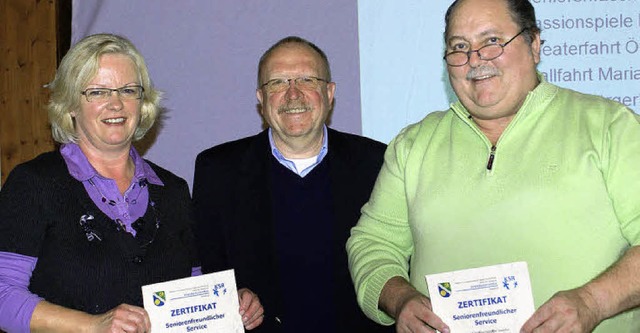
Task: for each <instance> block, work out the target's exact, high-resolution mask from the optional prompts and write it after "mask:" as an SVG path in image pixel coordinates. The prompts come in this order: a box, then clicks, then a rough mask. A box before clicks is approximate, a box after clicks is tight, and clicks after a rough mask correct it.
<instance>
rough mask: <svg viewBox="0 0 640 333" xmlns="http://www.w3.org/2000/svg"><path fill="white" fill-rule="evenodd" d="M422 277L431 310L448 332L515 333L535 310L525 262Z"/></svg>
mask: <svg viewBox="0 0 640 333" xmlns="http://www.w3.org/2000/svg"><path fill="white" fill-rule="evenodd" d="M425 278H426V280H427V287H428V288H429V295H430V296H431V305H432V307H433V312H434V313H435V314H437V315H438V316H439V317H440V318H441V319H442V320H443V321H444V322H445V323H446V324H447V325H449V328H451V333H510V332H513V333H518V332H520V328H521V327H522V325H523V324H524V323H525V322H526V321H527V319H529V317H531V315H532V314H533V312H534V305H533V296H532V294H531V281H530V279H529V270H528V269H527V263H526V262H515V263H509V264H502V265H495V266H486V267H481V268H472V269H465V270H460V271H454V272H447V273H440V274H432V275H427V276H425Z"/></svg>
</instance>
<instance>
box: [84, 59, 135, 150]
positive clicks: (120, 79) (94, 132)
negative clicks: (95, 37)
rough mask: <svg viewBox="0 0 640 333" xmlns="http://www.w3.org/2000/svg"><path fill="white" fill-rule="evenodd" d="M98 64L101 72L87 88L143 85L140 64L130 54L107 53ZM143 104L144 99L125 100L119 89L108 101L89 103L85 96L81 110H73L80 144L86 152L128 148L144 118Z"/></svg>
mask: <svg viewBox="0 0 640 333" xmlns="http://www.w3.org/2000/svg"><path fill="white" fill-rule="evenodd" d="M98 63H99V68H98V72H97V73H96V75H95V76H94V77H93V79H91V80H90V81H89V83H88V84H87V86H86V87H85V89H87V88H111V89H114V88H121V87H124V86H128V85H139V84H140V79H139V76H138V71H137V69H136V66H135V64H134V62H133V61H132V60H131V58H129V57H128V56H126V55H123V54H105V55H102V56H101V57H100V59H99V62H98ZM141 106H142V100H139V99H132V100H131V99H129V100H127V99H122V98H120V97H119V96H118V93H117V92H112V94H111V97H110V98H109V99H108V100H107V101H93V102H88V101H87V99H86V98H85V97H84V96H82V98H81V102H80V110H79V111H78V112H72V116H73V117H74V118H75V129H76V134H77V136H78V145H80V147H82V148H83V150H85V151H87V150H90V151H97V152H105V151H115V150H123V149H126V150H127V151H128V149H129V147H130V146H131V141H132V139H133V135H134V132H135V130H136V128H137V127H138V122H139V121H140V108H141Z"/></svg>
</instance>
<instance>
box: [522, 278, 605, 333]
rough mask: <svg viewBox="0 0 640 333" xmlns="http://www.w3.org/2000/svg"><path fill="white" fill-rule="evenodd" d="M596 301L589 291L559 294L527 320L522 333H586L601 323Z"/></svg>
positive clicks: (579, 290) (574, 290)
mask: <svg viewBox="0 0 640 333" xmlns="http://www.w3.org/2000/svg"><path fill="white" fill-rule="evenodd" d="M597 309H598V307H597V303H596V301H595V299H594V298H593V297H592V295H591V294H590V293H589V292H588V291H587V290H586V288H577V289H573V290H568V291H561V292H558V293H556V294H555V295H554V296H553V297H551V299H550V300H548V301H547V302H546V303H544V304H543V305H542V306H541V307H540V308H539V309H538V310H537V311H536V312H535V313H534V314H533V316H531V318H529V320H527V322H526V323H524V325H523V326H522V329H521V330H520V332H521V333H534V332H535V333H551V332H558V333H565V332H566V333H583V332H584V333H587V332H591V331H593V329H594V328H595V327H596V325H598V323H599V322H600V321H601V319H600V316H599V315H598V310H597Z"/></svg>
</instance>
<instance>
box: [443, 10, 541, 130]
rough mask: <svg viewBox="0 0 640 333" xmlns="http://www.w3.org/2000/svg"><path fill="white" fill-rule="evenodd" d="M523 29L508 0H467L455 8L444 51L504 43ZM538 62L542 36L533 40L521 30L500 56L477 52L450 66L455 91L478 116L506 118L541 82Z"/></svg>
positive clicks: (508, 118)
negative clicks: (488, 56) (490, 57)
mask: <svg viewBox="0 0 640 333" xmlns="http://www.w3.org/2000/svg"><path fill="white" fill-rule="evenodd" d="M520 30H521V27H519V26H518V25H517V24H516V23H515V22H514V20H513V18H512V16H511V13H510V12H509V10H508V7H507V4H506V3H505V1H504V0H483V1H478V0H466V1H463V2H461V3H460V4H458V5H457V8H455V10H454V12H453V13H452V16H451V21H450V25H449V27H448V31H449V34H448V36H446V47H447V50H446V52H447V53H448V52H452V51H465V52H466V51H469V50H477V49H478V48H480V47H483V46H485V45H488V44H503V43H505V42H507V41H508V40H509V39H511V38H512V37H513V36H515V35H516V34H518V32H520ZM538 62H540V35H539V34H538V33H536V34H535V37H534V39H533V42H532V43H531V44H528V43H527V42H526V39H525V38H524V36H523V35H520V36H518V37H516V38H515V39H514V40H513V41H511V43H509V44H508V45H507V46H505V47H504V53H503V54H502V55H501V56H499V57H498V58H496V59H493V60H489V61H486V60H481V59H480V58H479V57H478V54H477V53H476V52H473V53H472V54H471V58H470V59H469V62H468V63H467V64H466V65H463V66H459V67H453V66H447V69H448V71H449V79H450V81H451V86H452V87H453V90H454V91H455V93H456V95H457V96H458V98H459V99H460V101H461V102H462V104H463V105H464V106H465V107H466V108H467V110H468V111H469V113H470V114H471V115H472V116H473V117H474V118H477V119H481V120H490V121H492V120H501V121H502V120H507V121H508V120H510V119H511V118H513V116H514V115H515V113H516V112H517V111H518V110H519V109H520V107H521V106H522V103H523V102H524V100H525V98H526V96H527V94H528V93H529V91H531V90H533V89H534V88H535V87H536V86H537V84H538V78H537V75H536V65H537V64H538Z"/></svg>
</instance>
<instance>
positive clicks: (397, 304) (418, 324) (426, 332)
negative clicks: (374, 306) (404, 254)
mask: <svg viewBox="0 0 640 333" xmlns="http://www.w3.org/2000/svg"><path fill="white" fill-rule="evenodd" d="M379 306H380V308H381V309H382V310H383V311H385V312H386V313H388V314H389V315H390V316H392V317H394V318H395V319H396V332H397V333H432V332H435V330H436V329H437V330H438V331H440V332H442V333H448V332H449V327H448V326H447V325H446V324H445V323H444V322H443V321H442V319H440V317H438V316H437V315H436V314H435V313H433V311H431V301H429V299H428V298H427V297H426V296H424V295H423V294H421V293H420V292H419V291H417V290H416V289H415V288H414V287H413V286H412V285H411V284H409V282H407V280H405V279H404V278H402V277H399V276H396V277H394V278H391V279H390V280H389V281H387V283H386V284H385V285H384V288H383V289H382V293H381V295H380V301H379Z"/></svg>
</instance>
